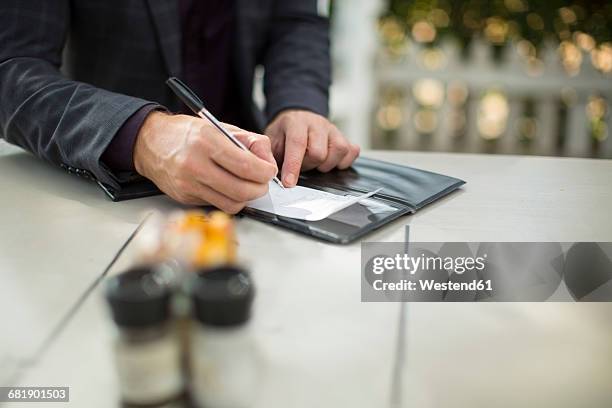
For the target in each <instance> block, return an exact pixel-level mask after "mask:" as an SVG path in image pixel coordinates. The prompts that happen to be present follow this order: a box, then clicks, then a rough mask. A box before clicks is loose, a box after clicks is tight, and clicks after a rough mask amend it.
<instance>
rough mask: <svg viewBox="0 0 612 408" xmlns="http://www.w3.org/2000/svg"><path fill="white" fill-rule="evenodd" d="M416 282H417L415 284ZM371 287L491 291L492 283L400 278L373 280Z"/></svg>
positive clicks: (395, 289)
mask: <svg viewBox="0 0 612 408" xmlns="http://www.w3.org/2000/svg"><path fill="white" fill-rule="evenodd" d="M417 282H418V284H417ZM372 287H373V288H374V290H381V291H415V290H422V291H431V290H434V291H476V290H477V291H482V290H487V291H492V290H493V285H492V284H491V280H490V279H488V280H483V279H477V280H476V279H475V280H473V281H471V282H436V281H435V280H432V279H419V280H418V281H416V282H415V281H409V280H406V279H402V280H401V281H399V282H383V281H382V280H381V279H377V280H375V281H374V283H373V285H372Z"/></svg>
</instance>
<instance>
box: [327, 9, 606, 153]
mask: <svg viewBox="0 0 612 408" xmlns="http://www.w3.org/2000/svg"><path fill="white" fill-rule="evenodd" d="M322 3H325V2H324V1H323V2H322ZM331 18H332V36H333V43H332V44H333V56H334V78H335V79H334V81H335V82H334V86H333V88H332V102H331V106H332V117H333V119H334V121H335V122H336V123H337V124H338V126H339V127H340V128H341V129H342V130H343V131H344V132H345V134H347V136H349V137H350V138H351V139H353V140H355V141H357V142H359V143H360V144H362V146H364V147H366V148H374V149H397V150H422V151H452V152H475V153H483V152H486V153H507V154H537V155H549V156H575V157H602V158H612V135H611V132H612V123H611V122H612V121H611V118H612V112H611V110H612V107H611V103H612V2H607V1H576V0H574V1H571V0H570V1H561V0H548V1H527V0H494V1H483V0H463V1H458V0H453V1H451V0H412V1H411V0H332V1H331Z"/></svg>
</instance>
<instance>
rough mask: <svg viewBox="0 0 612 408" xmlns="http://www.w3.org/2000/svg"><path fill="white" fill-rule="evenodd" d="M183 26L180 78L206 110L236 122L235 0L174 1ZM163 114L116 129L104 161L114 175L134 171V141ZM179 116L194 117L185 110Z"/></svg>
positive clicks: (143, 113)
mask: <svg viewBox="0 0 612 408" xmlns="http://www.w3.org/2000/svg"><path fill="white" fill-rule="evenodd" d="M178 2H179V11H180V21H181V27H182V30H181V32H182V67H183V69H182V79H183V81H184V82H185V83H187V84H188V85H189V87H190V88H191V89H193V90H194V91H195V92H196V94H198V95H199V96H200V98H202V100H203V101H204V105H205V106H206V108H207V109H208V110H209V111H211V112H212V113H213V115H215V116H216V117H217V118H218V119H219V120H221V121H224V122H230V123H235V122H236V121H237V120H238V114H237V112H235V110H233V109H232V108H233V106H234V105H233V104H232V103H231V95H232V77H231V74H232V69H231V68H232V61H231V52H232V33H233V31H234V15H235V14H234V1H233V0H178ZM155 109H163V108H162V107H160V106H159V105H157V104H153V103H152V104H150V105H147V106H145V107H143V108H141V109H140V110H138V111H137V112H136V113H134V115H132V116H131V117H130V118H129V119H128V120H127V121H126V122H125V123H124V124H123V126H122V127H121V129H119V131H118V132H117V134H116V135H115V137H114V138H113V140H112V141H111V143H110V144H109V145H108V147H107V149H106V151H105V152H104V154H103V155H102V161H103V162H104V164H106V165H107V166H108V167H109V168H110V169H111V170H114V171H133V170H134V163H133V152H134V143H135V141H136V136H137V135H138V132H139V131H140V127H141V126H142V124H143V122H144V121H145V119H146V117H147V115H148V114H149V113H150V112H151V111H153V110H155ZM182 113H187V114H192V112H191V111H189V109H188V108H187V107H186V106H183V109H182Z"/></svg>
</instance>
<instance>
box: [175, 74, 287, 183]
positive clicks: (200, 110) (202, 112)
mask: <svg viewBox="0 0 612 408" xmlns="http://www.w3.org/2000/svg"><path fill="white" fill-rule="evenodd" d="M166 85H168V86H169V87H170V89H172V92H174V93H175V94H176V96H178V97H179V98H180V99H181V101H183V103H184V104H185V105H187V106H188V107H189V109H191V110H192V111H193V113H195V114H196V115H198V116H200V117H201V118H203V119H208V120H209V121H210V123H212V124H213V125H214V126H215V127H216V128H217V129H219V131H220V132H221V133H223V134H224V135H225V136H226V137H227V138H228V139H229V140H231V141H232V142H233V143H234V144H235V145H236V146H238V147H239V148H241V149H242V150H245V151H247V152H250V150H249V149H248V148H247V147H246V146H245V145H243V144H242V143H241V142H240V140H238V139H237V138H236V136H234V135H233V134H232V132H230V131H229V130H227V129H226V128H225V127H224V126H223V124H221V122H219V121H218V120H217V118H215V117H214V116H213V114H212V113H210V112H209V111H208V109H206V107H204V103H203V102H202V100H201V99H200V98H199V97H198V96H197V95H196V94H195V92H193V91H192V90H191V89H189V87H188V86H187V85H185V84H184V83H183V82H182V81H181V80H180V79H178V78H175V77H171V78H168V80H167V81H166ZM272 180H273V181H274V182H275V183H276V184H278V185H279V186H280V188H282V189H284V188H285V186H283V183H281V181H280V180H279V179H278V177H274V178H273V179H272Z"/></svg>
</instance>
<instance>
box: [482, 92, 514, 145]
mask: <svg viewBox="0 0 612 408" xmlns="http://www.w3.org/2000/svg"><path fill="white" fill-rule="evenodd" d="M509 112H510V107H509V105H508V99H507V98H506V96H505V95H504V94H502V93H501V92H499V91H490V92H488V93H486V94H485V95H484V96H483V97H482V99H481V100H480V103H479V106H478V118H477V125H478V131H479V132H480V135H481V136H482V138H483V139H487V140H493V139H497V138H499V137H500V136H501V135H502V133H504V131H505V130H506V125H507V122H508V114H509Z"/></svg>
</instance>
